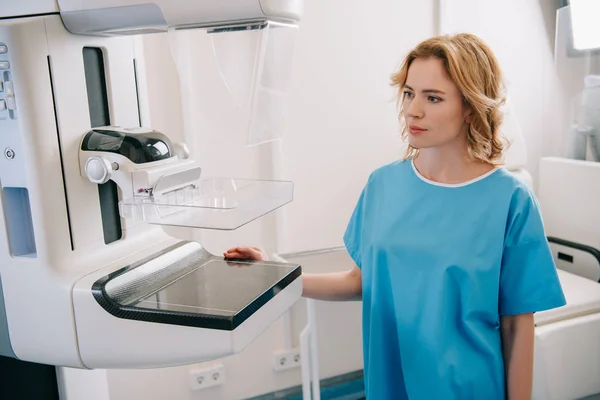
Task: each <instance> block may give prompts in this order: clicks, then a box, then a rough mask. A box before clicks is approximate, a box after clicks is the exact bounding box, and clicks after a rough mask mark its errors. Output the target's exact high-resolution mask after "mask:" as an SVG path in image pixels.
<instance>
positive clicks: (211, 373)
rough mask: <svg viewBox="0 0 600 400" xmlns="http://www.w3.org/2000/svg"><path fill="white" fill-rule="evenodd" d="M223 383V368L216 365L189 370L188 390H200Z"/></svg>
mask: <svg viewBox="0 0 600 400" xmlns="http://www.w3.org/2000/svg"><path fill="white" fill-rule="evenodd" d="M223 383H225V367H224V366H223V364H217V365H214V366H212V367H208V368H197V369H192V370H190V388H191V389H192V390H200V389H205V388H209V387H212V386H217V385H222V384H223Z"/></svg>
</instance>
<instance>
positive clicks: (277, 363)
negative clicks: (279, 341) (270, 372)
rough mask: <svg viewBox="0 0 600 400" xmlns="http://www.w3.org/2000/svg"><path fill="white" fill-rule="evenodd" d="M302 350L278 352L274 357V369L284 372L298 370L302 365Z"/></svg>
mask: <svg viewBox="0 0 600 400" xmlns="http://www.w3.org/2000/svg"><path fill="white" fill-rule="evenodd" d="M301 361H302V360H301V359H300V349H290V350H284V351H278V352H276V353H275V355H274V357H273V369H274V370H275V371H283V370H286V369H290V368H296V367H299V366H300V365H301Z"/></svg>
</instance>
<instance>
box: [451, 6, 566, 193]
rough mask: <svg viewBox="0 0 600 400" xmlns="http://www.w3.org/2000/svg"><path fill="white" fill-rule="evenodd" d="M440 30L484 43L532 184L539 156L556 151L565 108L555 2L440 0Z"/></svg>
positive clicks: (535, 176) (557, 150)
mask: <svg viewBox="0 0 600 400" xmlns="http://www.w3.org/2000/svg"><path fill="white" fill-rule="evenodd" d="M442 1H443V4H444V6H443V17H442V20H443V22H442V25H443V28H442V29H443V32H442V33H457V32H469V33H473V34H476V35H478V36H479V37H481V38H482V39H483V40H484V41H486V42H487V43H488V44H489V45H490V47H491V48H492V50H493V51H494V53H495V54H496V56H497V58H498V60H499V62H500V65H501V68H502V70H503V72H504V74H505V79H506V83H507V90H508V95H509V98H510V101H511V104H512V108H513V111H514V113H515V115H516V117H517V120H518V122H519V124H520V126H521V129H522V131H523V134H524V136H525V142H526V143H527V153H528V169H529V171H530V172H531V173H532V175H533V178H534V181H535V182H537V172H538V164H539V160H540V158H541V157H543V156H548V155H557V154H559V153H560V145H561V139H562V135H564V134H565V132H564V131H563V129H564V128H565V122H564V118H565V112H566V110H564V109H563V105H562V103H561V101H560V100H561V99H560V98H559V96H560V91H559V88H560V82H559V77H558V74H557V72H556V68H555V65H554V56H553V49H554V24H555V13H556V7H557V3H560V2H559V1H557V0H503V1H491V0H484V1H481V0H442Z"/></svg>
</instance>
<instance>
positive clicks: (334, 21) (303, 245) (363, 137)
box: [108, 0, 433, 400]
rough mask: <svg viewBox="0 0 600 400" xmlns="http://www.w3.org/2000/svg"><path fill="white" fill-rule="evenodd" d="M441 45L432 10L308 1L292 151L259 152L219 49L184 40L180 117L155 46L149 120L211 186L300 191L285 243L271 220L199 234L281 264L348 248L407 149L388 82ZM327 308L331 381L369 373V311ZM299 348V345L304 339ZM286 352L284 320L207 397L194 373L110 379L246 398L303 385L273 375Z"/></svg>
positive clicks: (344, 260) (126, 388) (383, 0)
mask: <svg viewBox="0 0 600 400" xmlns="http://www.w3.org/2000/svg"><path fill="white" fill-rule="evenodd" d="M373 4H375V5H373ZM432 34H433V1H432V0H428V1H420V2H418V3H415V2H414V1H410V0H402V1H399V0H380V1H378V2H376V3H370V5H369V4H368V3H366V2H364V1H359V0H347V1H345V2H344V4H343V6H342V5H341V4H340V3H339V2H335V1H332V0H326V1H320V2H313V1H306V2H305V15H304V18H303V20H302V25H301V31H300V36H299V40H298V43H297V51H296V56H295V64H294V78H293V79H294V84H293V88H292V97H291V99H290V102H289V104H288V114H287V115H288V117H287V122H286V131H285V133H284V140H283V142H282V143H279V144H275V143H272V144H266V145H263V146H258V147H252V148H248V147H246V146H245V131H244V129H243V124H242V121H241V118H239V117H240V115H239V110H238V109H236V107H235V104H234V103H233V102H232V100H231V99H230V98H229V96H228V94H227V92H226V91H225V90H224V87H223V85H222V82H221V81H220V80H219V79H218V76H217V75H216V73H217V69H216V64H215V62H214V60H212V56H211V48H210V42H209V40H208V38H207V37H206V36H205V35H202V34H199V33H195V32H192V31H186V32H182V33H181V34H180V35H181V36H182V40H183V41H184V42H187V45H188V46H189V51H186V52H185V54H183V56H184V57H183V58H185V57H187V56H189V58H190V59H191V61H192V63H193V65H194V68H195V71H197V73H196V74H195V75H194V76H193V77H191V78H189V79H187V80H186V82H185V84H184V90H183V97H182V98H184V99H185V101H183V102H182V104H180V105H181V108H178V105H179V104H178V103H179V100H178V96H179V93H178V88H177V87H176V85H174V81H176V80H177V75H176V72H175V69H174V66H173V64H172V62H171V60H170V59H169V57H170V52H169V49H168V42H169V40H168V38H167V37H166V36H164V35H163V36H152V37H147V38H145V43H146V46H145V47H146V56H147V57H148V63H147V70H148V71H147V74H148V81H149V92H150V111H151V114H152V122H153V124H154V125H155V126H156V127H157V128H159V129H160V130H162V131H163V132H165V133H166V134H169V135H172V136H173V137H175V138H177V139H181V138H183V137H184V136H185V137H187V138H188V142H190V141H192V140H193V141H194V142H195V144H194V145H193V148H192V151H193V153H194V154H195V156H196V157H197V158H198V159H199V160H200V162H201V164H202V166H203V168H204V173H205V174H206V175H213V176H214V175H219V176H233V177H241V178H262V179H264V178H271V177H275V176H276V177H278V178H280V179H286V180H292V181H294V183H295V196H294V201H293V203H291V204H289V205H287V206H286V207H284V208H283V209H282V210H280V211H278V212H277V214H278V215H279V217H281V218H282V219H283V220H284V222H285V223H284V225H282V226H283V228H284V229H283V230H282V231H280V235H276V234H275V230H274V229H275V228H274V227H275V223H276V221H275V218H274V216H273V215H270V216H267V217H265V218H262V219H261V220H259V221H255V222H253V223H251V224H248V225H247V226H245V227H243V228H241V229H239V230H238V231H235V232H196V234H197V237H198V238H200V239H201V240H202V243H203V244H205V245H206V247H207V248H208V249H209V250H210V251H212V252H213V253H220V252H221V251H223V250H225V249H226V248H227V247H229V246H231V245H238V244H253V245H259V246H263V247H265V248H267V249H268V250H269V251H270V252H275V251H277V252H279V253H284V252H292V251H299V250H306V249H317V248H324V247H330V246H337V245H341V244H342V234H343V230H344V229H345V226H346V223H347V221H348V219H349V217H350V213H351V212H352V209H353V207H354V204H355V202H356V200H357V197H358V194H359V192H360V190H361V189H362V187H363V185H364V183H365V182H366V179H367V177H368V174H369V173H370V172H371V171H372V170H373V169H374V168H376V167H378V166H380V165H382V164H385V163H387V162H390V161H392V160H394V159H397V158H398V157H400V156H401V154H402V153H403V150H404V145H403V144H402V143H401V140H400V138H399V127H398V122H397V118H396V112H395V101H394V92H393V90H392V89H391V88H390V86H389V76H390V74H391V73H392V72H393V70H394V69H395V68H396V67H397V66H398V65H399V63H400V61H401V60H402V58H403V56H404V54H405V53H406V52H407V51H408V50H409V49H410V48H411V47H412V46H414V45H415V44H416V43H418V42H419V41H421V40H423V39H425V38H427V37H429V36H431V35H432ZM179 114H181V115H183V122H182V120H178V118H180V116H179ZM170 121H173V125H172V128H170V124H171V122H170ZM271 154H279V156H280V157H281V158H282V159H283V165H282V168H281V170H279V171H273V170H272V169H271V163H270V161H269V158H270V156H271ZM320 262H323V265H320ZM302 263H303V266H304V270H305V271H308V272H316V271H321V272H326V271H337V270H343V269H347V268H349V267H350V266H351V261H350V259H349V257H348V256H347V255H346V254H345V253H344V252H336V253H333V254H330V255H329V256H327V257H326V258H323V259H320V261H319V262H317V261H315V260H314V259H310V260H308V259H307V260H303V261H302ZM317 307H318V309H317V316H318V325H319V327H320V330H319V339H320V343H321V346H320V347H321V358H320V364H321V376H322V377H329V376H333V375H338V374H341V373H344V372H350V371H355V370H358V369H361V368H362V348H361V335H360V334H361V331H360V303H347V304H325V303H319V304H318V306H317ZM291 320H292V326H293V331H294V335H295V336H296V338H297V335H298V333H299V332H300V330H301V329H302V327H303V324H304V320H305V318H304V304H303V301H301V302H299V304H298V305H297V306H296V307H295V310H293V311H292V318H291ZM342 336H344V337H345V338H346V339H344V341H342V340H340V338H341V337H342ZM165 340H176V338H165ZM292 344H293V345H298V341H297V339H296V340H294V343H292ZM283 346H284V326H283V322H282V321H281V320H280V321H278V323H276V324H274V325H273V326H271V327H270V328H269V329H267V331H265V332H264V333H263V334H262V335H261V337H259V338H258V339H257V340H256V341H255V342H254V343H252V344H251V345H250V346H249V347H248V348H247V349H246V350H244V351H243V352H242V353H240V354H238V355H235V356H232V357H229V358H227V359H224V360H221V361H219V362H223V364H224V365H225V368H226V376H227V378H226V379H227V383H226V384H225V385H223V386H222V387H218V388H214V389H208V390H206V391H201V392H192V391H190V390H189V389H188V370H189V369H191V368H193V367H194V366H183V367H177V368H165V369H160V370H148V371H133V370H127V371H109V375H108V376H109V385H110V393H111V399H113V400H126V399H127V400H129V399H142V398H143V399H148V400H155V399H156V400H159V399H160V400H162V399H168V400H188V399H194V400H196V399H211V400H212V399H242V398H247V397H251V396H256V395H260V394H264V393H268V392H272V391H274V390H277V389H282V388H286V387H290V386H295V385H299V384H300V371H299V370H291V371H285V372H277V373H275V372H273V370H272V366H271V363H272V355H273V352H274V351H276V350H278V349H281V348H282V347H283ZM208 364H209V365H210V364H211V363H208Z"/></svg>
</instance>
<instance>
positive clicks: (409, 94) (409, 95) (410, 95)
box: [404, 92, 414, 99]
mask: <svg viewBox="0 0 600 400" xmlns="http://www.w3.org/2000/svg"><path fill="white" fill-rule="evenodd" d="M413 96H414V94H413V93H412V92H404V97H407V98H409V99H412V98H413Z"/></svg>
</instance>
